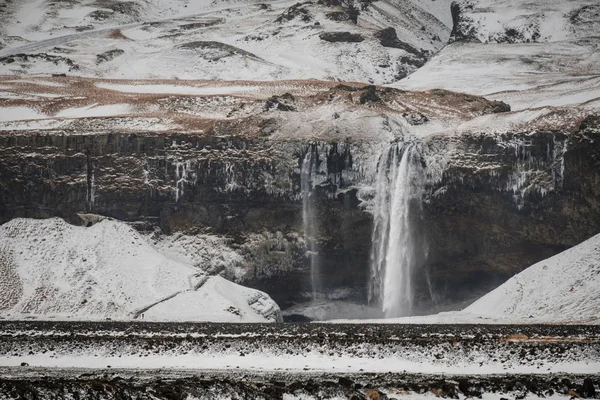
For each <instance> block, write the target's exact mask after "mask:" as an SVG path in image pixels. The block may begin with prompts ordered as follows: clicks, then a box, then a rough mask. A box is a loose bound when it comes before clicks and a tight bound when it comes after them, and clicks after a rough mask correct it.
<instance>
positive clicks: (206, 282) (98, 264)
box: [0, 218, 279, 322]
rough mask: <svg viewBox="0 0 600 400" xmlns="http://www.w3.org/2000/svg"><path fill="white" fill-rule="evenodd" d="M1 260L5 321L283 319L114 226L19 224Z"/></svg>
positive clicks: (266, 302) (4, 240)
mask: <svg viewBox="0 0 600 400" xmlns="http://www.w3.org/2000/svg"><path fill="white" fill-rule="evenodd" d="M0 257H1V258H0V272H1V273H0V276H1V277H2V279H0V293H2V294H3V295H2V296H1V297H0V315H1V316H2V317H4V318H11V319H19V318H24V317H44V318H48V317H53V318H59V319H65V318H70V319H104V318H112V319H131V318H139V319H144V320H154V321H215V322H268V321H276V320H278V319H279V307H278V306H277V305H276V304H275V303H274V302H273V301H272V300H271V299H270V298H269V297H268V296H267V295H266V294H264V293H262V292H259V291H257V290H253V289H248V288H245V287H243V286H240V285H237V284H234V283H232V282H229V281H227V280H225V279H224V278H221V277H219V276H207V275H205V274H204V272H203V271H202V270H200V269H197V268H194V267H192V266H191V265H190V264H186V263H182V262H179V261H174V260H172V259H170V258H167V257H166V256H164V255H162V254H161V253H159V252H158V251H157V250H156V249H155V248H154V247H152V246H151V245H150V244H149V243H147V242H146V241H145V240H144V238H143V237H142V236H140V235H139V234H138V233H137V232H136V231H135V230H133V229H132V228H131V227H129V226H127V225H125V224H124V223H121V222H117V221H114V220H103V221H101V222H99V223H97V224H95V225H93V226H92V227H89V228H83V227H77V226H73V225H69V224H67V223H66V222H64V221H63V220H61V219H58V218H51V219H46V220H32V219H20V218H18V219H14V220H12V221H10V222H8V223H6V224H4V225H2V226H0Z"/></svg>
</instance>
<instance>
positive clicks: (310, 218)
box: [300, 146, 321, 301]
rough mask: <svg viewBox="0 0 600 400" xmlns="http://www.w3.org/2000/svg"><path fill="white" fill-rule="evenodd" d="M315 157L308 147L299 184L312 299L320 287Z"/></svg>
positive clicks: (312, 149)
mask: <svg viewBox="0 0 600 400" xmlns="http://www.w3.org/2000/svg"><path fill="white" fill-rule="evenodd" d="M316 169H317V157H316V154H315V149H314V148H313V146H311V147H309V149H308V151H307V153H306V155H305V156H304V158H303V160H302V166H301V169H300V184H301V188H300V189H301V191H302V224H303V228H304V240H305V241H306V249H307V256H308V257H309V260H310V280H311V290H312V300H313V301H315V300H316V299H317V293H318V292H319V290H320V288H321V282H320V277H319V252H318V246H317V231H318V223H317V218H316V215H315V210H314V191H313V180H314V178H315V176H316V172H317V171H316Z"/></svg>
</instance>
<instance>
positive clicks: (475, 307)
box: [460, 234, 600, 323]
mask: <svg viewBox="0 0 600 400" xmlns="http://www.w3.org/2000/svg"><path fill="white" fill-rule="evenodd" d="M460 314H471V315H478V316H481V317H487V318H495V319H503V320H504V319H506V320H512V319H516V320H521V321H524V322H526V321H530V322H581V323H592V322H596V323H598V322H600V318H599V316H600V234H598V235H596V236H594V237H592V238H590V239H588V240H586V241H585V242H583V243H580V244H579V245H577V246H575V247H573V248H571V249H569V250H566V251H563V252H562V253H560V254H557V255H556V256H554V257H551V258H548V259H546V260H544V261H540V262H539V263H537V264H534V265H532V266H531V267H529V268H527V269H526V270H524V271H523V272H521V273H519V274H517V275H515V276H513V277H512V278H511V279H509V280H508V281H507V282H506V283H504V284H503V285H501V286H500V287H498V288H496V289H495V290H493V291H492V292H490V293H488V294H487V295H485V296H483V297H482V298H481V299H479V300H477V301H476V302H475V303H473V304H471V305H470V306H469V307H467V308H466V309H465V310H463V311H461V312H460Z"/></svg>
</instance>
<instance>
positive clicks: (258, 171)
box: [0, 117, 600, 311]
mask: <svg viewBox="0 0 600 400" xmlns="http://www.w3.org/2000/svg"><path fill="white" fill-rule="evenodd" d="M385 146H386V144H385V143H379V144H377V145H372V143H364V142H360V141H354V142H352V141H350V142H346V141H345V142H339V143H326V142H310V143H309V142H302V141H297V140H295V141H294V140H273V139H270V138H261V137H254V138H252V137H237V136H225V135H222V136H217V135H192V134H172V133H169V134H155V133H139V134H119V133H110V134H109V133H106V134H97V133H96V134H90V135H81V134H79V135H71V134H68V133H64V132H62V133H61V132H51V133H49V132H40V133H32V132H30V133H25V134H24V133H19V132H12V133H10V134H5V135H3V136H0V182H2V184H1V186H0V222H6V221H8V220H10V219H12V218H15V217H32V218H46V217H51V216H59V217H62V218H65V219H66V220H68V221H70V222H72V223H81V219H80V218H79V217H78V213H92V214H100V215H104V216H110V217H114V218H118V219H121V220H125V221H130V222H132V223H134V224H135V226H137V227H138V228H139V229H154V227H160V228H161V230H162V231H163V232H165V233H167V234H168V233H173V232H178V231H183V232H188V233H194V232H202V233H212V234H219V235H225V236H227V237H229V238H231V246H232V247H233V248H234V249H236V250H239V251H240V252H241V253H242V254H243V255H244V258H245V260H246V261H245V265H244V268H245V274H244V275H243V276H241V277H237V279H238V281H240V282H241V283H243V284H246V285H249V286H253V287H256V288H258V289H261V290H264V291H266V292H267V293H269V294H270V295H271V296H272V297H273V298H274V299H275V300H276V301H278V302H279V303H280V304H281V305H282V306H283V307H286V306H288V305H290V304H291V302H293V301H299V300H306V299H307V296H308V294H309V293H310V291H311V280H310V260H309V258H308V257H307V254H306V250H307V248H306V243H305V240H304V229H303V207H302V194H301V169H302V163H303V160H304V159H305V156H306V154H307V152H309V151H312V152H314V154H315V155H314V157H313V158H312V162H313V163H315V164H314V171H315V172H314V173H313V175H312V176H311V178H310V179H311V183H310V184H311V188H312V189H311V190H312V193H313V194H312V196H313V202H314V206H313V211H312V212H313V213H314V215H315V218H316V220H317V221H318V229H317V232H318V233H317V234H316V238H315V240H316V242H317V243H318V249H319V251H318V263H319V271H320V275H321V281H322V287H323V293H322V295H325V296H329V297H333V298H338V297H339V298H345V299H354V300H359V301H366V290H367V289H366V287H367V281H368V274H369V263H370V260H369V258H370V251H371V240H372V238H371V235H372V223H373V221H372V220H373V218H372V215H371V214H370V212H368V211H367V209H368V207H365V201H366V202H368V201H369V199H368V196H367V198H366V199H365V197H364V195H361V192H360V191H361V188H363V187H364V186H365V185H366V186H369V185H371V184H372V182H371V179H372V176H371V175H369V173H368V172H367V171H366V169H368V168H367V166H366V165H365V164H364V160H365V159H367V158H370V159H375V160H376V159H377V157H378V156H379V153H378V152H379V151H380V150H378V149H381V148H384V147H385ZM423 148H424V150H423V162H424V164H425V165H426V170H428V171H430V172H429V175H430V176H429V178H428V179H427V181H426V182H425V186H426V187H425V192H424V193H425V194H424V202H423V216H422V224H423V230H424V234H425V236H426V238H427V243H428V259H427V262H426V264H425V266H424V267H423V268H422V269H421V270H420V271H419V274H418V276H417V277H416V281H417V285H418V303H419V305H418V307H417V309H419V310H421V311H425V310H427V311H431V310H435V309H444V308H445V307H447V306H448V304H453V305H454V306H457V305H459V304H464V303H466V302H468V301H470V300H473V299H474V298H476V297H477V296H479V295H481V294H483V293H484V292H486V291H488V290H490V289H491V288H493V287H495V286H497V285H498V284H500V283H502V282H503V281H504V280H506V279H507V278H509V277H510V276H512V275H513V274H515V273H517V272H519V271H520V270H522V269H524V268H525V267H527V266H529V265H531V264H532V263H534V262H537V261H539V260H541V259H544V258H546V257H549V256H551V255H553V254H556V253H558V252H559V251H561V250H564V249H566V248H568V247H570V246H572V245H575V244H577V243H579V242H581V241H583V240H584V239H586V238H588V237H590V236H592V235H593V234H596V233H598V232H600V118H597V117H588V118H587V119H585V120H584V121H583V122H582V123H581V124H580V126H579V128H577V129H576V130H575V131H571V132H567V131H523V132H513V133H506V134H498V135H492V134H488V133H485V134H484V133H470V134H464V135H454V136H439V137H438V136H432V137H429V138H427V139H425V140H424V141H423ZM440 155H442V156H443V157H442V158H444V159H445V161H444V163H443V164H441V165H436V162H437V161H436V160H437V159H436V157H438V156H440ZM361 157H362V162H361ZM357 160H358V161H357ZM436 169H437V171H438V172H439V174H438V175H436V174H435V173H434V172H435V171H436ZM432 171H434V172H432ZM434 175H435V176H434ZM257 235H258V236H259V237H260V238H261V239H260V240H258V241H257V240H256V237H257ZM336 296H337V297H336Z"/></svg>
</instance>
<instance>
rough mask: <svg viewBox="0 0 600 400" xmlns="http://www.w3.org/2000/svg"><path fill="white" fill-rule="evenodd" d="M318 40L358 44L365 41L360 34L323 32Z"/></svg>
mask: <svg viewBox="0 0 600 400" xmlns="http://www.w3.org/2000/svg"><path fill="white" fill-rule="evenodd" d="M319 38H320V39H321V40H324V41H326V42H331V43H340V42H341V43H359V42H362V41H363V40H365V38H364V37H363V36H362V35H361V34H359V33H350V32H323V33H321V34H320V35H319Z"/></svg>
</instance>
